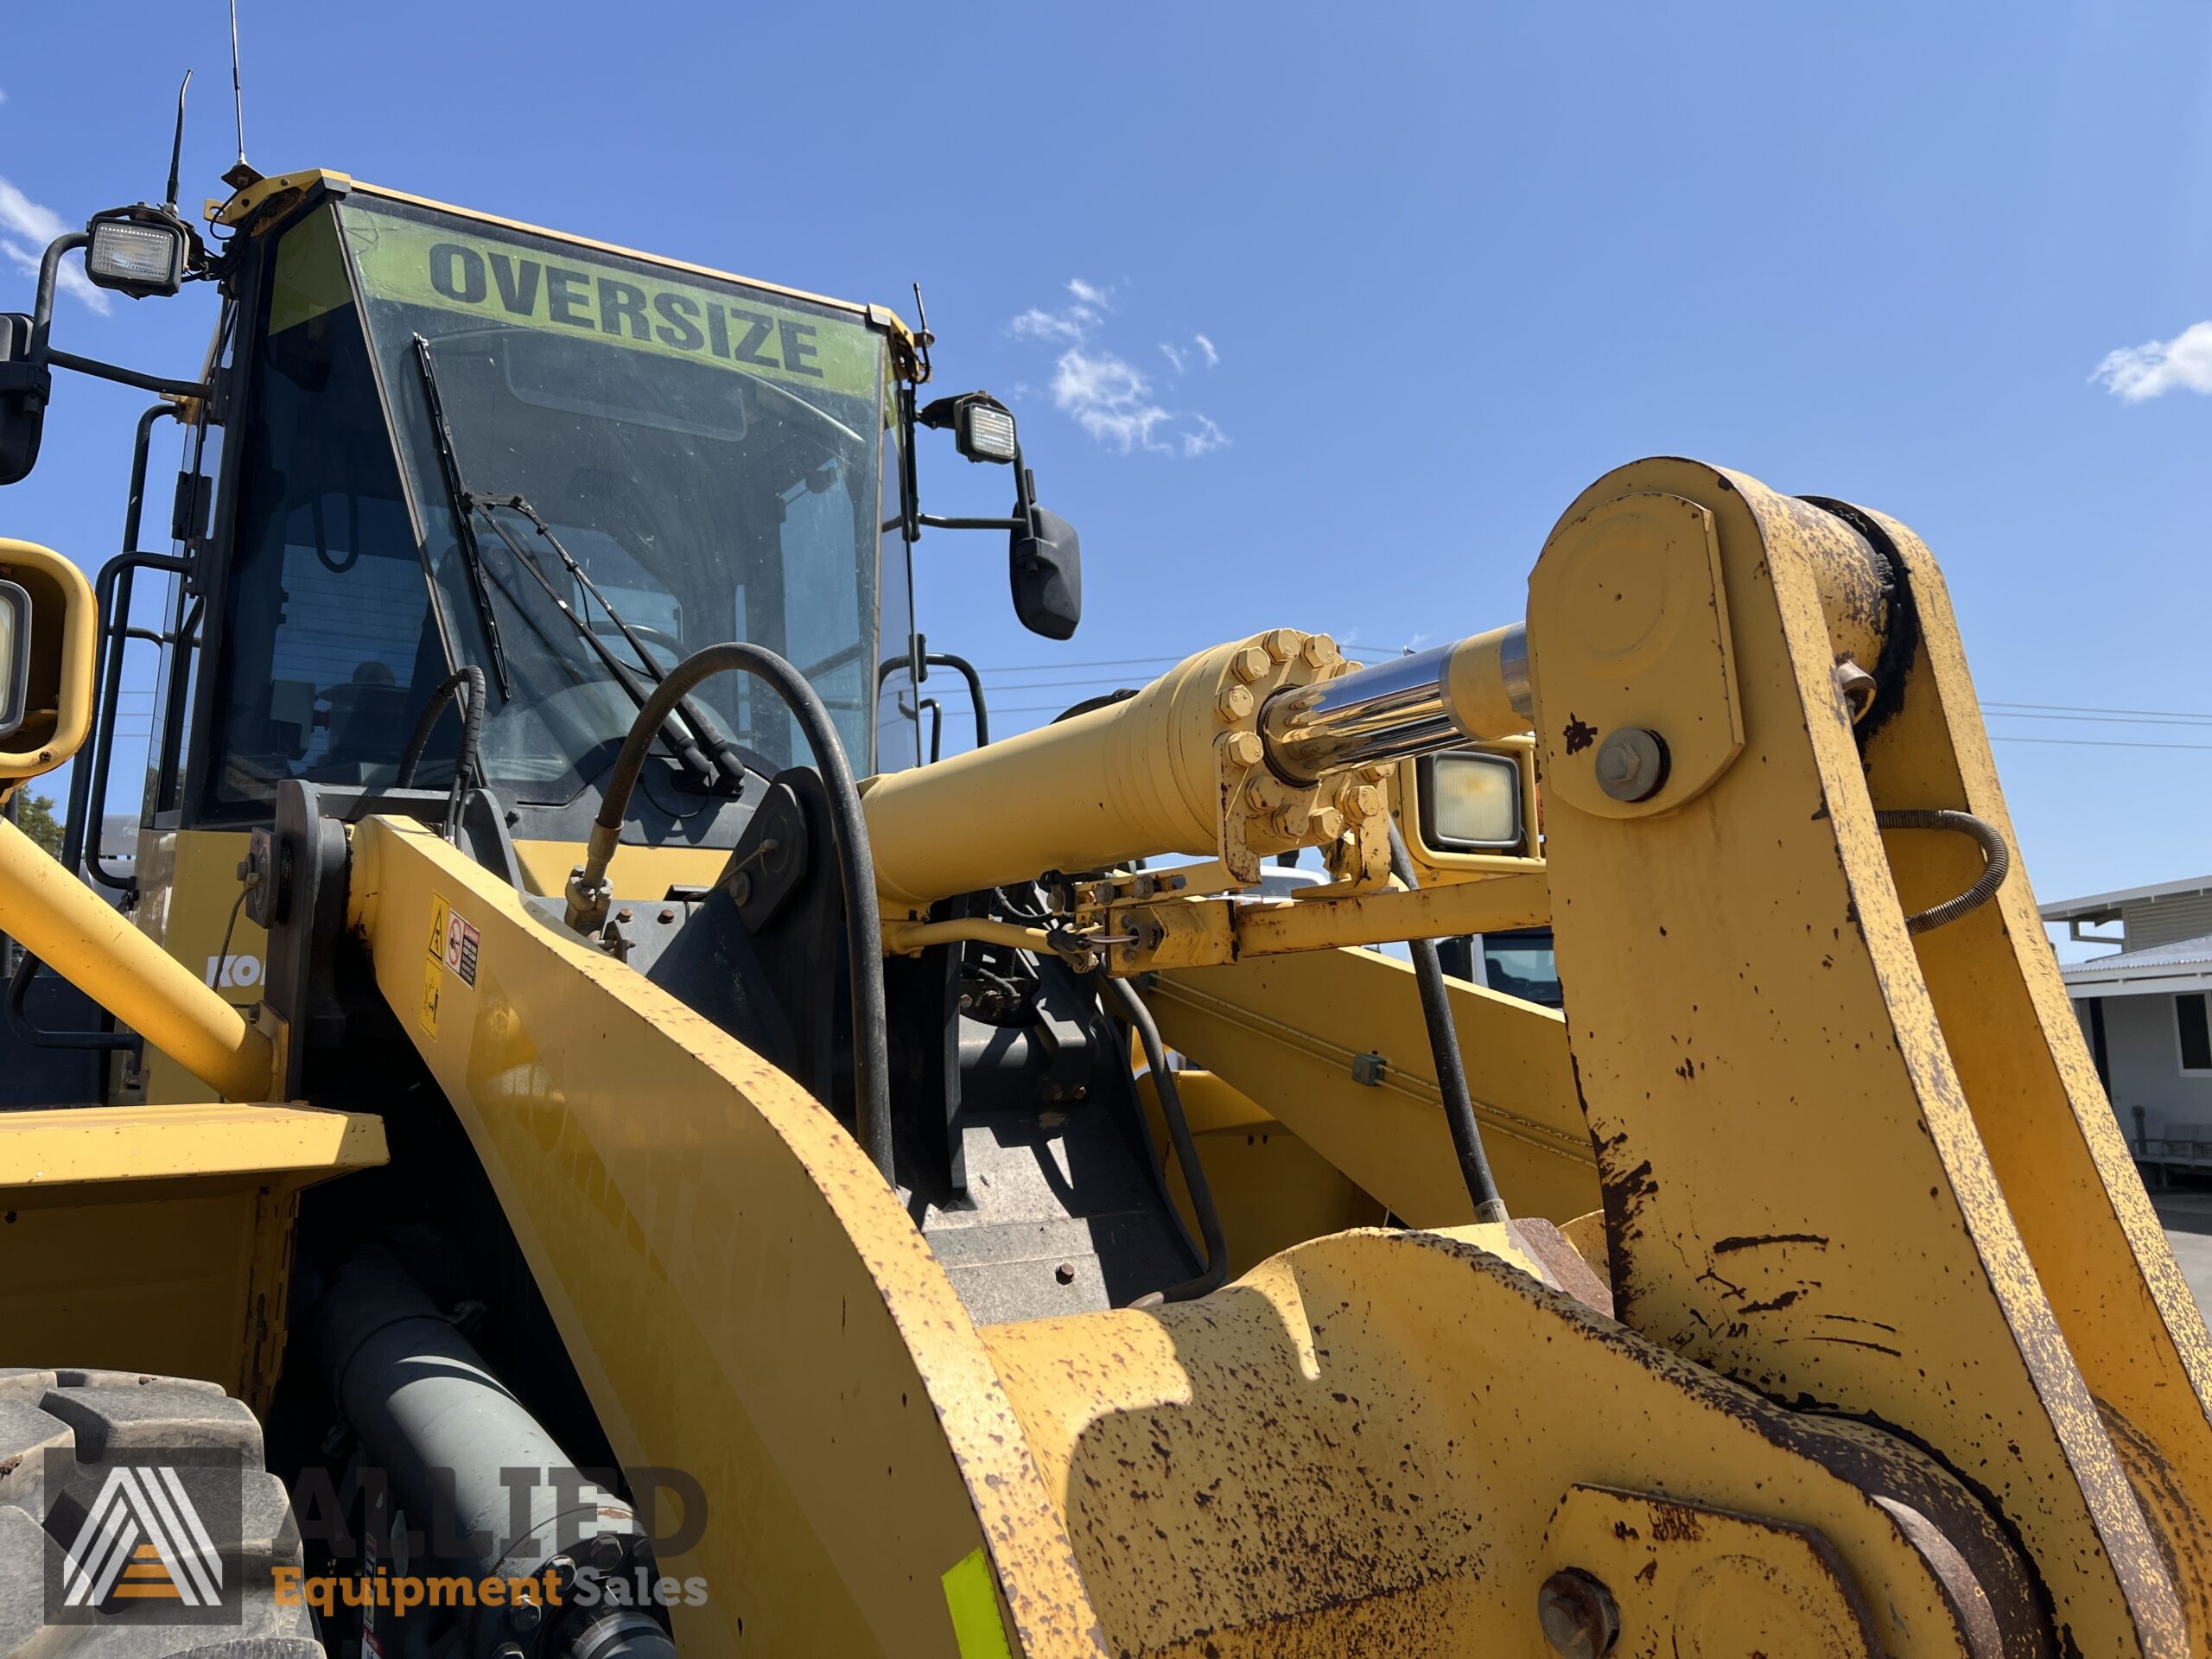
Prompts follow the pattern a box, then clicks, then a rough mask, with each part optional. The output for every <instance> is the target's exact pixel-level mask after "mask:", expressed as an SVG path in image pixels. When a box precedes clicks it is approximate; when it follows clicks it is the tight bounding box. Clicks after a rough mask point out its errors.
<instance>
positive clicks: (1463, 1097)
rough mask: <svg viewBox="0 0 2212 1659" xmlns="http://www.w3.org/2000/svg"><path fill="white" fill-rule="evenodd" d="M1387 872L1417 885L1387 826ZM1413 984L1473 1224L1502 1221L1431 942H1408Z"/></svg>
mask: <svg viewBox="0 0 2212 1659" xmlns="http://www.w3.org/2000/svg"><path fill="white" fill-rule="evenodd" d="M1390 871H1391V874H1394V875H1395V876H1396V877H1397V878H1398V880H1401V881H1402V882H1404V883H1405V884H1406V887H1408V889H1411V888H1414V887H1419V886H1420V885H1421V884H1420V882H1418V881H1417V880H1414V861H1413V857H1412V855H1410V854H1408V852H1407V851H1406V838H1405V837H1404V836H1402V835H1400V834H1399V833H1398V825H1397V821H1396V820H1395V819H1393V820H1392V821H1391V823H1390ZM1406 948H1407V949H1408V950H1411V951H1412V952H1413V956H1414V984H1416V985H1417V986H1419V987H1420V988H1421V1018H1422V1020H1425V1021H1426V1022H1427V1026H1428V1048H1429V1052H1430V1054H1431V1055H1432V1056H1433V1058H1434V1061H1435V1065H1436V1092H1437V1093H1438V1094H1440V1095H1441V1096H1443V1097H1444V1121H1445V1122H1446V1123H1448V1124H1450V1125H1451V1126H1452V1150H1453V1151H1454V1152H1456V1153H1458V1154H1459V1173H1460V1174H1461V1176H1462V1177H1464V1178H1465V1180H1466V1183H1467V1196H1468V1197H1469V1198H1472V1199H1473V1200H1474V1203H1475V1219H1476V1220H1477V1221H1503V1220H1505V1219H1507V1213H1508V1212H1507V1211H1506V1208H1505V1200H1504V1199H1503V1198H1500V1197H1499V1196H1498V1192H1497V1177H1496V1176H1495V1175H1493V1174H1491V1169H1490V1154H1488V1153H1487V1152H1485V1151H1484V1149H1483V1131H1482V1126H1481V1125H1480V1124H1478V1123H1477V1122H1475V1099H1474V1096H1473V1095H1472V1094H1471V1093H1470V1092H1469V1091H1468V1089H1467V1067H1466V1062H1465V1058H1463V1057H1462V1056H1461V1054H1460V1052H1459V1027H1457V1026H1455V1025H1453V1024H1452V996H1451V993H1450V991H1449V990H1447V989H1446V987H1445V983H1444V963H1443V959H1442V958H1441V957H1440V956H1438V954H1437V950H1436V941H1435V940H1434V939H1411V940H1408V942H1407V947H1406Z"/></svg>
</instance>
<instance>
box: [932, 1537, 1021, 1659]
mask: <svg viewBox="0 0 2212 1659" xmlns="http://www.w3.org/2000/svg"><path fill="white" fill-rule="evenodd" d="M944 1605H945V1608H946V1610H947V1611H950V1613H951V1615H952V1639H953V1641H954V1642H955V1643H957V1644H958V1646H959V1649H960V1659H1014V1649H1012V1648H1011V1647H1010V1646H1008V1645H1007V1639H1006V1625H1005V1624H1004V1623H1002V1622H1001V1619H1000V1618H999V1592H998V1586H997V1585H996V1584H995V1581H994V1580H992V1577H991V1564H990V1562H989V1560H988V1559H986V1558H985V1556H984V1554H983V1550H982V1545H980V1544H979V1545H977V1546H976V1548H974V1549H971V1550H969V1552H968V1553H967V1554H965V1555H963V1556H962V1557H961V1558H960V1559H959V1560H957V1561H955V1562H954V1563H953V1564H952V1565H951V1566H950V1567H947V1568H946V1569H945V1573H944Z"/></svg>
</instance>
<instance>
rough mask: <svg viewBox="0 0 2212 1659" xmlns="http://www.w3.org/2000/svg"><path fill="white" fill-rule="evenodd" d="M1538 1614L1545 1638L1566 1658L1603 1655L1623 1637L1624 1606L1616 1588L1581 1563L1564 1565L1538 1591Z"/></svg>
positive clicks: (1600, 1656) (1600, 1658)
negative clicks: (1619, 1604)
mask: <svg viewBox="0 0 2212 1659" xmlns="http://www.w3.org/2000/svg"><path fill="white" fill-rule="evenodd" d="M1536 1618H1537V1620H1538V1622H1539V1623H1540V1624H1542V1625H1543V1627H1544V1640H1545V1641H1547V1642H1548V1643H1551V1648H1552V1651H1553V1652H1554V1653H1556V1654H1560V1655H1561V1656H1563V1659H1602V1656H1603V1655H1605V1654H1606V1653H1609V1652H1611V1650H1612V1646H1613V1643H1615V1642H1617V1641H1618V1640H1619V1639H1620V1633H1621V1614H1620V1609H1619V1608H1618V1607H1617V1606H1616V1605H1614V1604H1613V1592H1611V1591H1610V1590H1608V1589H1606V1588H1605V1586H1604V1585H1602V1584H1600V1583H1599V1581H1598V1580H1596V1579H1593V1578H1592V1577H1591V1576H1590V1574H1588V1573H1585V1572H1583V1571H1582V1570H1581V1569H1580V1567H1563V1568H1561V1569H1560V1571H1559V1572H1556V1573H1553V1574H1552V1575H1551V1577H1549V1578H1548V1579H1546V1580H1544V1582H1543V1586H1542V1587H1541V1589H1539V1590H1538V1591H1537V1592H1536Z"/></svg>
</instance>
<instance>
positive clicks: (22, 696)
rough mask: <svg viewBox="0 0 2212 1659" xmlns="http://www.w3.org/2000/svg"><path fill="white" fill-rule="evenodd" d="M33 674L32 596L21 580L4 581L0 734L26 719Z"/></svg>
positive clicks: (0, 628)
mask: <svg viewBox="0 0 2212 1659" xmlns="http://www.w3.org/2000/svg"><path fill="white" fill-rule="evenodd" d="M30 677H31V596H30V594H29V592H28V591H27V590H26V589H25V588H23V587H22V584H21V583H20V582H7V581H0V737H8V736H11V735H12V734H14V733H15V730H16V728H17V727H19V726H21V725H22V723H23V715H24V713H25V712H26V710H25V709H24V703H25V702H27V701H28V698H29V690H30Z"/></svg>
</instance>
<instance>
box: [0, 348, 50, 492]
mask: <svg viewBox="0 0 2212 1659" xmlns="http://www.w3.org/2000/svg"><path fill="white" fill-rule="evenodd" d="M53 393H54V372H53V371H52V370H51V369H49V368H48V367H47V366H46V365H45V364H43V363H34V362H32V361H31V320H30V319H29V317H27V316H25V315H23V314H22V312H20V311H6V312H0V484H16V483H20V482H21V481H22V480H24V479H26V478H28V477H29V476H30V471H31V468H32V467H35V466H36V465H37V464H38V442H39V438H40V436H41V435H42V434H43V433H44V432H45V430H46V404H47V399H48V397H52V396H53Z"/></svg>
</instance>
